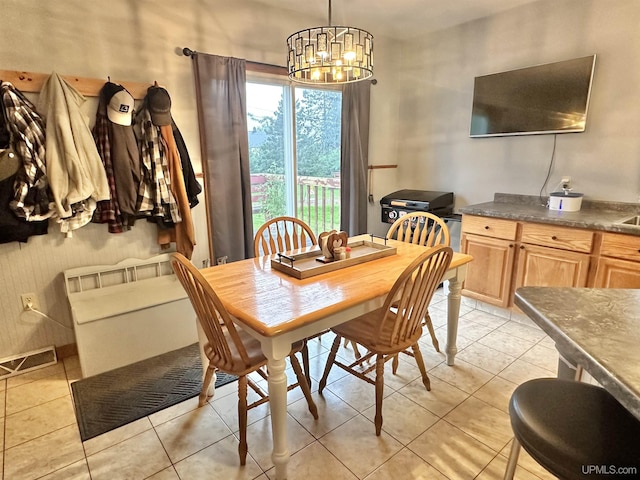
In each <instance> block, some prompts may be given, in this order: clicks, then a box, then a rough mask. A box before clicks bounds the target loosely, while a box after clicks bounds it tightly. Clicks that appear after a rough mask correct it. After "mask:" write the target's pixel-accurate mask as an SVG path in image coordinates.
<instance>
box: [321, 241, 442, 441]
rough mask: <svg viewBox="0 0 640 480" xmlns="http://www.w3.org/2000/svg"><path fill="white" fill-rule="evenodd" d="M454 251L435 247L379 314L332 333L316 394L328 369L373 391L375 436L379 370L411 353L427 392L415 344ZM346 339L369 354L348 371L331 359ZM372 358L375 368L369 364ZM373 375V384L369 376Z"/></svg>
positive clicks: (411, 270)
mask: <svg viewBox="0 0 640 480" xmlns="http://www.w3.org/2000/svg"><path fill="white" fill-rule="evenodd" d="M452 257H453V250H451V248H450V247H445V246H444V245H437V246H435V247H432V248H430V249H429V250H427V251H426V252H425V253H423V254H422V255H420V256H419V257H418V258H416V259H415V260H414V261H413V262H411V264H410V265H409V266H408V267H407V268H406V269H405V270H404V271H403V272H402V273H401V274H400V276H399V277H398V278H397V279H396V281H395V282H394V284H393V286H392V287H391V290H390V291H389V293H388V294H387V297H386V299H385V301H384V304H383V305H382V307H381V308H378V309H376V310H373V311H371V312H369V313H366V314H364V315H361V316H359V317H356V318H354V319H352V320H349V321H348V322H346V323H343V324H341V325H338V326H336V327H333V328H332V329H331V331H332V332H334V333H335V334H336V338H335V340H334V341H333V345H332V346H331V352H330V353H329V358H328V359H327V363H326V365H325V368H324V373H323V375H322V379H321V380H320V386H319V388H318V390H319V392H320V393H322V391H323V390H324V388H325V386H326V385H327V378H328V376H329V373H330V372H331V367H332V366H333V365H337V366H339V367H340V368H342V369H344V370H346V371H347V372H349V373H351V374H352V375H355V376H356V377H358V378H360V379H362V380H364V381H366V382H368V383H371V384H373V385H375V389H376V414H375V419H374V420H375V426H376V435H380V431H381V429H382V399H383V389H384V364H385V363H386V362H387V361H389V360H391V359H392V358H393V357H394V356H396V355H397V354H398V353H400V352H402V351H404V350H406V349H408V348H411V350H412V351H413V357H414V358H415V360H416V364H417V365H418V368H419V369H420V373H421V375H422V383H423V384H424V386H425V388H426V389H427V390H431V383H430V381H429V377H428V376H427V371H426V369H425V366H424V360H423V358H422V354H421V353H420V347H419V346H418V340H419V339H420V337H421V335H422V321H423V319H424V315H425V314H426V311H427V307H428V305H429V302H430V301H431V298H432V297H433V292H434V291H435V289H436V288H437V286H438V285H439V284H440V282H441V281H442V277H443V276H444V274H445V272H446V271H447V268H448V267H449V264H450V263H451V258H452ZM342 338H345V339H347V340H349V341H353V342H356V343H358V344H359V345H362V346H363V347H365V348H366V349H367V350H368V352H367V353H366V354H365V355H363V356H362V357H360V358H359V359H356V360H355V361H354V362H352V363H351V364H349V365H347V364H344V363H342V362H341V361H339V360H337V359H336V355H337V352H338V347H339V346H340V341H341V340H342ZM374 356H375V364H370V363H369V360H370V359H372V358H373V357H374ZM374 371H375V376H374V378H371V376H370V375H369V374H371V372H374Z"/></svg>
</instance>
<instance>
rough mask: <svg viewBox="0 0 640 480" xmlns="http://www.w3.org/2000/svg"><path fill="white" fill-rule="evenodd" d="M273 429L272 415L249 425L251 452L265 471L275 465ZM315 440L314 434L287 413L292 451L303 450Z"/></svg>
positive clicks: (288, 440)
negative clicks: (272, 457) (272, 455)
mask: <svg viewBox="0 0 640 480" xmlns="http://www.w3.org/2000/svg"><path fill="white" fill-rule="evenodd" d="M271 431H272V430H271V417H267V418H263V419H262V420H259V421H257V422H255V423H254V424H252V425H249V426H248V427H247V444H248V446H249V454H250V455H251V456H252V457H253V459H254V460H255V461H256V463H257V464H258V465H259V466H260V468H262V470H264V471H266V470H268V469H270V468H271V467H273V462H272V461H271V453H272V452H273V442H272V440H271V439H272V436H271ZM314 441H315V438H314V437H313V435H311V434H310V433H309V432H307V431H306V430H305V429H304V427H302V425H300V424H299V423H298V422H296V420H295V419H294V418H293V417H292V416H291V415H287V445H288V447H289V452H290V453H294V452H297V451H298V450H302V449H303V448H304V447H306V446H307V445H309V444H311V443H313V442H314Z"/></svg>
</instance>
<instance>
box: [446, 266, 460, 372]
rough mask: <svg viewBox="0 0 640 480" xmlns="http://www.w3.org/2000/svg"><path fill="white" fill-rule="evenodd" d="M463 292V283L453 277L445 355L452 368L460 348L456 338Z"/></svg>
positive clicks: (450, 287)
mask: <svg viewBox="0 0 640 480" xmlns="http://www.w3.org/2000/svg"><path fill="white" fill-rule="evenodd" d="M461 291H462V282H460V281H459V280H458V278H456V277H453V278H451V279H450V280H449V295H448V306H447V346H446V348H445V353H446V356H447V365H450V366H452V365H453V364H454V362H455V358H456V353H458V347H457V345H456V338H457V337H458V318H459V316H460V298H461V294H460V292H461Z"/></svg>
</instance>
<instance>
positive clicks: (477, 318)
mask: <svg viewBox="0 0 640 480" xmlns="http://www.w3.org/2000/svg"><path fill="white" fill-rule="evenodd" d="M462 318H464V319H468V320H471V321H473V322H475V323H479V324H481V325H486V326H488V327H493V328H494V329H496V328H498V327H500V326H502V325H504V324H505V323H507V322H508V321H509V320H508V319H507V318H505V317H504V316H498V315H494V314H492V313H488V312H483V311H482V310H473V311H471V312H469V313H467V314H466V315H465V316H464V317H462Z"/></svg>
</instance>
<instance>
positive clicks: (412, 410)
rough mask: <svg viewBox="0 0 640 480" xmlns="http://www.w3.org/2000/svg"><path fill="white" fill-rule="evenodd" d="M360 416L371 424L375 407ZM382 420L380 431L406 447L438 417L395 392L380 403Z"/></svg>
mask: <svg viewBox="0 0 640 480" xmlns="http://www.w3.org/2000/svg"><path fill="white" fill-rule="evenodd" d="M362 414H363V415H364V416H365V417H367V418H368V419H369V420H371V421H372V422H373V421H374V419H375V415H376V407H375V406H373V407H371V408H368V409H367V410H365V411H364V412H362ZM382 420H383V423H382V429H383V430H384V431H385V432H387V433H388V434H389V435H391V436H392V437H393V438H395V439H396V440H398V441H399V442H400V443H402V444H403V445H407V444H408V443H409V442H411V441H412V440H414V439H415V438H416V437H418V436H419V435H421V434H422V433H424V431H425V430H427V429H428V428H429V427H430V426H431V425H433V424H434V423H436V422H437V421H438V420H439V417H437V416H436V415H434V414H433V413H431V412H430V411H428V410H427V409H425V408H424V407H421V406H420V405H418V404H417V403H415V402H413V401H412V400H409V399H408V398H407V397H405V396H404V395H402V394H400V393H397V392H396V393H394V394H392V395H389V396H388V397H387V398H385V399H384V401H383V402H382ZM374 432H375V430H374Z"/></svg>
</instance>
